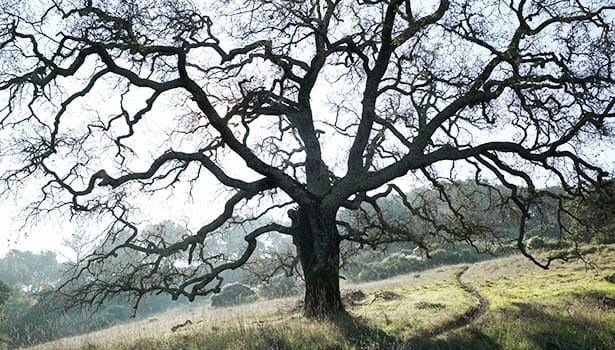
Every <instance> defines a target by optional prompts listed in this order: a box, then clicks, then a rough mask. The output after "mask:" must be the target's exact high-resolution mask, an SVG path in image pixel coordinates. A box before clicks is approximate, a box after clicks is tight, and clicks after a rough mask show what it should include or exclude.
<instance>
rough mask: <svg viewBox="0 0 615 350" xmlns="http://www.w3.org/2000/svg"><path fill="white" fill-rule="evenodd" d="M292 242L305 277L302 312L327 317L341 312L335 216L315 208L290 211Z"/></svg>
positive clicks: (338, 250)
mask: <svg viewBox="0 0 615 350" xmlns="http://www.w3.org/2000/svg"><path fill="white" fill-rule="evenodd" d="M289 216H290V217H291V219H292V220H293V225H292V227H293V231H294V232H293V233H294V234H293V243H294V244H295V247H296V248H297V254H298V256H299V260H300V262H301V267H302V270H303V276H304V280H305V297H304V303H305V304H304V313H305V315H306V316H307V317H313V318H318V317H331V316H336V315H341V314H344V313H345V310H344V306H343V305H342V299H341V296H340V288H339V280H340V278H339V277H340V276H339V270H340V241H339V235H338V232H337V225H336V223H335V216H334V215H331V214H330V213H329V214H323V213H321V212H320V211H319V210H318V209H307V210H306V209H303V208H299V209H298V210H293V211H291V212H290V213H289Z"/></svg>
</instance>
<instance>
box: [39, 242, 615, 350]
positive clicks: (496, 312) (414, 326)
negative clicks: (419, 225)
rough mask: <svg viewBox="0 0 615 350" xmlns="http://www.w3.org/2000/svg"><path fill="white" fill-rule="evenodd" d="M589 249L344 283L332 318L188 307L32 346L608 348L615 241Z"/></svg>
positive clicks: (273, 309)
mask: <svg viewBox="0 0 615 350" xmlns="http://www.w3.org/2000/svg"><path fill="white" fill-rule="evenodd" d="M590 251H592V252H591V254H590V255H589V258H590V260H591V262H592V263H593V264H594V265H590V264H587V263H586V262H582V261H577V262H571V263H565V264H557V265H556V266H554V267H553V268H552V269H551V270H548V271H543V270H541V269H539V268H537V267H535V266H534V265H532V264H531V263H530V262H528V261H526V260H525V259H524V258H522V257H519V256H513V257H507V258H501V259H497V260H491V261H485V262H481V263H477V264H474V265H471V266H461V265H456V266H446V267H442V268H437V269H434V270H430V271H425V272H421V273H417V274H411V275H406V276H401V277H398V278H394V279H389V280H385V281H379V282H373V283H368V284H361V285H346V286H345V289H346V294H348V298H347V299H348V300H347V305H348V309H349V311H350V313H351V315H352V317H351V318H347V319H341V320H338V321H337V322H315V321H308V320H306V319H304V318H302V317H301V315H300V312H299V307H298V306H297V301H296V300H289V299H286V300H275V301H269V302H262V303H257V304H251V305H243V306H238V307H234V308H226V309H211V308H209V307H208V306H206V305H195V306H191V307H189V308H184V309H179V310H175V311H172V312H169V313H166V314H162V315H159V316H157V317H154V318H150V319H147V320H143V321H139V322H135V323H131V324H126V325H119V326H115V327H112V328H110V329H108V330H104V331H100V332H95V333H91V334H88V335H84V336H80V337H74V338H67V339H62V340H58V341H55V342H52V343H48V344H43V345H40V346H37V347H35V348H33V349H37V350H49V349H83V350H85V349H87V350H95V349H119V350H128V349H130V350H140V349H173V350H180V349H182V350H197V349H331V350H333V349H335V350H345V349H615V245H611V246H605V247H601V248H591V250H590ZM353 291H354V293H352V292H353ZM359 291H360V292H359ZM187 321H189V322H187ZM182 325H183V326H182Z"/></svg>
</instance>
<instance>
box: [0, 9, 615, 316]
mask: <svg viewBox="0 0 615 350" xmlns="http://www.w3.org/2000/svg"><path fill="white" fill-rule="evenodd" d="M0 11H1V14H0V26H1V27H0V28H1V29H0V35H1V37H0V60H1V64H2V69H1V70H0V92H1V93H2V100H1V101H2V103H3V105H2V109H1V110H0V111H1V112H0V113H1V114H0V128H1V129H0V130H1V132H2V133H1V134H0V136H1V137H2V144H1V146H0V147H1V149H0V154H1V156H2V158H0V160H2V161H3V164H4V165H3V167H4V170H3V171H2V177H1V179H2V181H3V188H4V189H5V191H6V192H16V191H23V190H24V189H25V187H26V186H32V185H34V184H39V185H38V187H37V188H38V189H39V190H40V191H39V192H40V195H39V197H36V198H35V200H34V203H32V205H30V207H29V210H30V215H31V216H32V217H35V216H37V215H40V214H42V213H47V212H50V213H68V214H69V215H71V217H79V216H82V215H93V216H92V218H102V217H112V218H113V221H112V224H110V226H109V228H108V230H106V232H105V233H104V235H103V236H102V244H101V248H100V249H97V250H95V251H93V252H92V253H91V254H89V255H88V256H86V257H83V259H82V261H81V262H80V264H79V265H78V266H76V269H75V271H74V272H75V276H74V278H73V280H72V281H71V282H69V283H67V284H66V285H65V286H63V289H66V290H69V289H70V288H76V289H72V290H76V292H75V293H74V294H73V295H74V296H75V297H78V298H77V299H75V300H78V301H79V302H82V303H96V302H101V301H104V300H105V299H106V298H109V297H113V296H116V295H119V294H128V295H132V296H134V297H135V298H136V300H137V302H138V300H140V298H141V297H142V296H143V295H147V294H150V293H169V294H170V295H172V296H173V297H174V298H178V297H181V296H185V297H187V298H189V299H190V300H193V299H194V298H195V297H197V296H200V295H205V294H208V293H210V292H212V291H217V290H219V288H220V283H221V275H222V274H223V273H224V272H225V271H228V270H233V269H237V268H239V267H241V266H242V265H244V264H245V263H246V262H247V261H249V259H250V257H251V255H252V254H253V252H254V251H255V249H256V247H257V239H258V238H259V237H261V236H262V235H265V234H270V233H280V234H283V235H289V236H290V237H292V240H293V243H294V245H295V247H296V251H297V257H298V262H299V263H300V266H301V269H302V272H303V274H304V276H305V290H306V291H305V314H306V315H307V316H309V317H321V316H331V315H335V314H338V313H343V312H344V308H343V305H342V302H341V299H340V291H339V266H340V242H342V241H344V240H349V241H354V242H357V243H358V244H361V245H377V244H380V243H389V242H395V241H410V242H415V243H416V244H417V245H418V246H420V247H422V248H424V249H428V248H429V239H430V237H436V236H439V237H446V238H447V239H451V240H465V241H468V242H473V243H474V244H480V242H481V240H482V239H487V238H489V232H490V230H489V227H488V225H484V223H482V224H476V223H475V222H474V221H473V218H472V215H471V214H472V213H471V211H470V210H468V209H467V208H464V207H460V206H459V205H458V204H456V203H459V202H454V201H452V200H450V198H449V197H448V194H447V190H446V189H447V188H449V187H448V185H447V181H448V182H450V181H453V180H455V179H456V178H472V179H474V181H476V183H477V184H479V186H482V187H484V188H487V189H490V190H493V191H496V192H497V193H498V196H492V197H494V198H496V197H497V198H499V200H500V202H501V203H508V204H512V205H513V207H514V210H515V212H516V215H515V216H511V217H510V219H509V220H516V222H517V225H516V227H517V230H516V232H515V233H514V234H515V237H516V241H517V245H518V248H519V249H520V250H521V252H522V253H523V254H525V255H527V256H528V257H530V258H531V259H532V260H533V261H534V262H535V263H537V264H539V265H541V266H543V267H545V268H547V267H548V266H549V263H550V262H551V259H548V260H547V261H539V260H538V259H536V258H534V257H532V256H531V254H530V253H529V252H528V250H527V249H526V248H525V243H524V242H525V234H526V225H525V223H526V221H527V220H528V218H529V217H530V216H531V215H534V214H533V212H532V205H533V203H535V201H536V199H537V198H540V197H541V196H552V197H553V198H556V199H558V200H559V199H561V198H563V197H574V196H578V195H582V194H583V193H584V192H585V191H586V189H587V188H589V186H599V185H600V183H601V182H602V179H603V178H605V177H606V176H607V175H608V173H607V171H606V169H605V168H604V164H601V162H600V155H599V151H600V149H604V147H612V145H613V143H612V141H613V138H612V132H611V128H612V125H613V123H612V118H613V116H615V97H614V96H615V80H614V79H615V77H614V72H613V71H614V69H615V62H614V58H615V28H614V19H615V6H614V5H613V3H612V1H604V0H600V1H590V0H587V1H580V0H571V1H568V0H566V1H561V0H557V1H556V0H542V1H529V0H506V1H504V0H501V1H485V0H439V1H436V0H434V1H414V0H352V1H351V0H222V1H196V0H193V1H192V2H190V1H188V0H182V1H171V0H151V1H141V2H138V1H126V0H111V1H97V0H48V1H41V2H40V3H37V4H36V5H34V4H33V2H20V1H15V2H12V3H11V2H9V3H5V4H4V7H3V8H2V10H0ZM203 183H205V184H206V185H207V186H209V185H211V184H214V183H216V184H218V185H219V186H222V187H223V188H224V189H225V192H223V193H222V192H219V193H222V194H220V195H219V198H218V199H215V198H210V197H200V196H199V193H200V192H199V191H198V188H201V187H202V186H203ZM545 183H549V184H554V185H557V186H559V187H560V188H562V189H563V191H561V192H550V191H549V190H545V189H541V188H542V187H543V184H545ZM419 184H422V185H424V184H428V185H430V186H432V188H433V189H435V190H436V191H440V195H439V196H440V199H441V200H442V201H444V203H448V207H447V208H446V210H445V212H441V210H442V209H438V208H431V209H430V207H429V205H427V204H428V203H427V202H426V201H422V200H417V199H416V198H409V197H408V196H407V195H406V193H407V191H408V189H409V188H411V187H413V186H415V185H419ZM445 185H446V186H445ZM20 186H21V187H20ZM199 186H201V187H199ZM502 189H505V190H502ZM165 191H168V192H170V193H178V192H182V193H184V192H186V191H193V200H194V201H195V202H197V203H202V205H203V208H207V207H211V206H217V208H220V209H218V210H221V213H220V214H219V215H218V216H216V217H215V218H214V219H212V220H210V221H206V222H202V224H201V226H200V228H198V229H197V230H194V231H190V230H184V231H182V230H178V231H176V232H175V234H165V233H164V232H162V231H161V232H158V231H156V230H149V231H148V230H140V229H139V228H140V227H141V226H140V225H139V224H138V223H137V222H138V214H137V213H136V212H134V210H133V209H132V206H133V204H134V203H135V202H134V198H136V197H138V196H139V195H140V194H143V193H157V192H165ZM174 191H175V192H174ZM387 198H388V199H389V200H390V199H391V198H392V199H394V200H398V201H399V202H400V203H402V204H403V205H404V206H405V208H406V209H407V212H406V215H407V217H408V218H409V219H411V220H419V221H421V222H422V223H423V224H424V229H423V230H420V231H417V232H412V231H408V230H406V229H404V226H403V225H398V224H395V223H394V222H393V221H392V220H391V219H390V218H389V217H387V215H386V211H385V210H383V209H382V208H380V204H379V203H382V202H381V201H382V200H384V199H387ZM490 205H493V206H497V205H498V204H497V203H493V204H490ZM247 208H251V211H250V212H248V210H247ZM146 209H147V208H146ZM560 209H561V210H565V208H564V206H561V207H560ZM477 210H480V208H478V209H477ZM344 211H348V212H351V213H352V212H353V211H354V212H357V213H361V212H362V213H365V214H366V215H367V214H369V215H371V217H372V218H371V219H366V220H363V221H364V222H363V221H361V220H355V221H352V222H351V221H347V220H343V219H344V215H342V214H341V213H342V212H344ZM280 212H284V213H287V214H285V215H284V216H282V215H279V213H280ZM275 213H277V215H273V214H275ZM96 215H99V216H96ZM359 216H360V215H359ZM164 219H165V218H160V220H161V221H162V220H164ZM288 219H290V220H288ZM101 220H102V219H101ZM263 220H268V222H267V223H265V224H262V223H263ZM269 221H270V222H269ZM246 222H253V223H256V222H258V223H261V224H260V225H256V226H255V225H251V226H250V229H249V230H247V232H246V233H245V235H244V237H243V238H244V240H245V245H244V246H243V248H242V250H241V251H240V252H236V253H232V254H230V253H229V254H225V253H224V252H220V251H217V250H216V249H215V248H217V247H219V245H218V244H221V246H224V244H222V243H221V242H224V239H214V240H211V237H214V236H216V235H218V237H222V238H224V233H225V232H226V230H229V228H230V227H231V226H233V225H242V224H244V223H246ZM289 222H290V224H289ZM360 222H363V223H364V224H365V225H366V226H368V227H367V228H365V227H360V226H357V223H360ZM246 227H247V226H246ZM216 242H217V243H216ZM291 268H292V267H291Z"/></svg>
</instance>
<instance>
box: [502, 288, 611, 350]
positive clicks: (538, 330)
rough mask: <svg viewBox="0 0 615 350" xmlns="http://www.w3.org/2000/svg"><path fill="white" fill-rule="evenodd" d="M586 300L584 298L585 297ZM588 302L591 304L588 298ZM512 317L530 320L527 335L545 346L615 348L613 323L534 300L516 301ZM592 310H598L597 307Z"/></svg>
mask: <svg viewBox="0 0 615 350" xmlns="http://www.w3.org/2000/svg"><path fill="white" fill-rule="evenodd" d="M582 300H583V299H582ZM584 301H586V305H588V306H589V307H595V306H596V305H589V304H588V303H587V301H588V300H587V299H585V300H584ZM513 305H514V306H515V309H513V310H508V311H507V313H509V315H508V316H509V317H512V318H517V319H522V320H527V321H528V322H527V323H526V327H524V328H526V329H525V336H526V337H527V339H528V340H530V341H531V342H533V343H534V344H535V345H537V347H539V348H541V349H550V350H564V349H604V350H607V349H615V334H614V333H613V324H612V323H611V324H609V323H608V322H607V321H606V320H600V317H599V316H598V317H595V318H594V319H592V318H589V317H587V316H586V315H581V314H578V313H571V312H568V311H567V310H549V309H547V308H545V307H537V305H534V304H527V303H515V304H513ZM588 312H596V309H593V311H588Z"/></svg>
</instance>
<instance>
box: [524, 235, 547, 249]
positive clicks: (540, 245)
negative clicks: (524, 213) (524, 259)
mask: <svg viewBox="0 0 615 350" xmlns="http://www.w3.org/2000/svg"><path fill="white" fill-rule="evenodd" d="M525 245H526V246H527V247H528V248H530V249H545V248H547V247H548V245H547V243H546V242H545V240H544V239H542V238H541V237H538V236H534V237H531V238H530V239H528V240H527V242H525Z"/></svg>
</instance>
